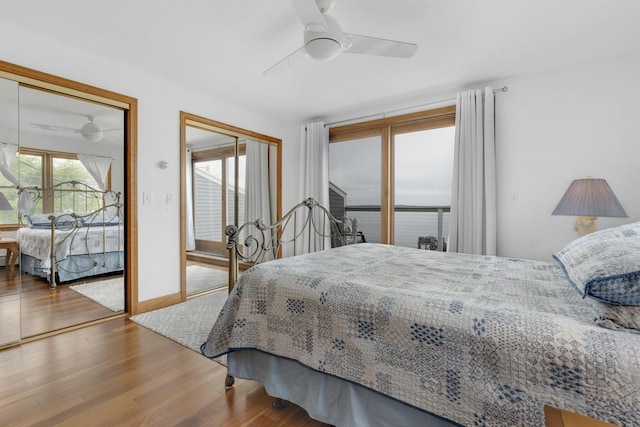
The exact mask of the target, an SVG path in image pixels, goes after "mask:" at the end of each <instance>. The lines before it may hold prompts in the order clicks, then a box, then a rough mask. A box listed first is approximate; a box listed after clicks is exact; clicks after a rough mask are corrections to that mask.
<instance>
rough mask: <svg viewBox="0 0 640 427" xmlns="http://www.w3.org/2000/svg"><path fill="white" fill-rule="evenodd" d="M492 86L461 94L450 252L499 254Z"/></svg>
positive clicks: (458, 105)
mask: <svg viewBox="0 0 640 427" xmlns="http://www.w3.org/2000/svg"><path fill="white" fill-rule="evenodd" d="M494 116H495V114H494V96H493V89H492V88H490V87H486V88H485V89H484V93H483V91H482V90H480V89H476V90H469V91H465V92H460V93H458V96H457V107H456V140H455V150H454V164H453V186H452V191H451V223H450V226H449V247H448V250H449V251H451V252H464V253H471V254H483V255H495V254H496V175H495V124H494V121H495V118H494Z"/></svg>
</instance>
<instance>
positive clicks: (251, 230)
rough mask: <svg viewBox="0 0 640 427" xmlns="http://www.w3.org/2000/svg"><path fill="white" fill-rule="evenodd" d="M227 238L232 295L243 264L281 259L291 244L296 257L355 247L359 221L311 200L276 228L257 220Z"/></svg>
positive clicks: (229, 381) (228, 383)
mask: <svg viewBox="0 0 640 427" xmlns="http://www.w3.org/2000/svg"><path fill="white" fill-rule="evenodd" d="M225 234H226V235H227V249H228V250H229V292H231V291H232V290H233V287H234V286H235V284H236V282H237V281H238V268H239V267H238V266H239V263H240V262H245V263H247V264H249V265H253V264H259V263H262V262H265V261H269V260H271V259H275V258H279V257H281V256H282V248H283V246H284V245H289V244H291V245H292V247H293V253H292V254H290V255H292V256H295V255H300V254H302V253H308V252H316V251H322V250H325V249H329V248H332V247H337V246H345V245H350V244H354V243H356V241H357V234H358V220H357V219H356V218H344V219H342V220H339V219H337V218H336V217H334V216H333V215H332V214H331V212H330V211H329V209H327V208H326V207H324V206H323V205H322V204H320V203H319V202H318V201H317V200H315V199H313V198H308V199H305V200H304V201H302V202H300V203H298V204H297V205H295V206H294V207H293V208H291V210H289V211H288V212H287V213H286V214H284V216H283V217H282V218H281V219H280V220H278V221H277V222H275V223H274V224H265V223H264V221H263V220H262V219H257V220H255V221H251V222H246V223H244V224H242V225H240V226H239V227H237V226H235V225H229V226H227V228H226V230H225ZM243 235H244V238H243ZM234 382H235V380H234V378H233V377H232V376H230V375H227V377H226V379H225V387H226V388H230V387H231V386H233V383H234ZM274 406H275V405H274Z"/></svg>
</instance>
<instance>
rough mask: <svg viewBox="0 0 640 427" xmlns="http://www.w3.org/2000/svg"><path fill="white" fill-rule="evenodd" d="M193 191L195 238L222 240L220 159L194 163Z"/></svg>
mask: <svg viewBox="0 0 640 427" xmlns="http://www.w3.org/2000/svg"><path fill="white" fill-rule="evenodd" d="M193 193H194V195H193V212H194V223H195V237H196V239H197V240H208V241H216V242H220V241H222V160H211V161H205V162H197V163H194V167H193Z"/></svg>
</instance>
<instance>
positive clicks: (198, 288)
mask: <svg viewBox="0 0 640 427" xmlns="http://www.w3.org/2000/svg"><path fill="white" fill-rule="evenodd" d="M228 283H229V273H227V272H226V271H222V270H218V269H215V268H209V267H203V266H201V265H190V266H188V267H187V295H193V294H195V293H198V292H202V291H208V290H211V289H217V288H222V287H226V286H227V285H228Z"/></svg>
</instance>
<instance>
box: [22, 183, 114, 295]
mask: <svg viewBox="0 0 640 427" xmlns="http://www.w3.org/2000/svg"><path fill="white" fill-rule="evenodd" d="M56 190H57V191H70V192H74V193H81V194H82V195H83V197H84V199H85V206H86V204H87V203H89V202H93V203H96V202H97V204H99V205H100V206H101V207H100V208H98V209H94V210H92V211H87V212H83V213H78V212H76V210H77V209H78V208H79V207H78V206H76V199H75V197H73V198H72V205H71V206H65V209H69V210H70V212H69V213H66V212H65V213H62V214H59V215H54V214H51V215H49V216H48V219H49V221H50V230H51V255H50V260H51V272H50V274H49V286H50V287H51V288H52V289H53V288H56V287H57V280H56V275H57V273H58V270H63V271H65V272H68V273H73V274H83V273H86V272H89V271H91V270H92V269H94V268H96V267H98V266H103V267H104V266H105V259H106V252H107V245H106V229H105V227H106V226H107V225H106V223H105V221H104V219H105V213H106V212H107V210H108V209H114V210H115V214H112V213H109V214H108V215H109V216H110V217H114V218H115V217H117V218H122V209H123V204H122V202H121V201H120V197H121V193H120V192H116V191H111V190H98V189H95V188H93V187H91V186H89V185H87V184H85V183H82V182H79V181H74V180H72V181H65V182H61V183H58V184H56V185H53V186H51V187H47V188H40V187H23V188H20V189H19V192H23V191H27V192H28V193H29V195H30V197H31V200H32V201H33V203H34V204H36V203H37V202H38V201H39V200H42V199H43V198H44V197H53V194H55V191H56ZM21 221H22V216H21ZM88 225H90V226H91V227H102V251H101V252H100V253H98V252H95V251H93V252H92V250H91V248H89V246H88V242H87V239H86V237H87V236H88V233H89V230H90V228H89V227H88ZM117 227H118V231H117V242H118V246H120V242H121V241H122V239H123V236H124V233H123V227H122V222H121V221H118V224H117ZM56 231H66V232H68V233H67V234H65V235H64V236H63V237H62V239H61V240H60V241H59V242H57V243H56V240H55V239H56ZM83 233H84V234H83ZM76 239H84V240H83V241H81V243H80V244H81V245H83V247H84V249H85V255H87V256H88V257H89V258H90V260H91V263H90V265H88V266H81V265H78V264H77V263H76V262H74V260H73V258H72V259H71V265H72V266H73V269H69V268H65V267H63V266H61V265H60V263H59V262H58V259H57V254H58V249H59V248H60V247H65V245H68V246H69V247H72V246H73V244H74V241H75V240H76ZM99 254H102V261H100V260H99V259H98V258H99V257H98V255H99ZM69 255H70V256H71V255H73V254H69Z"/></svg>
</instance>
